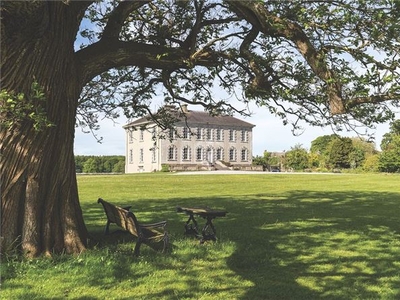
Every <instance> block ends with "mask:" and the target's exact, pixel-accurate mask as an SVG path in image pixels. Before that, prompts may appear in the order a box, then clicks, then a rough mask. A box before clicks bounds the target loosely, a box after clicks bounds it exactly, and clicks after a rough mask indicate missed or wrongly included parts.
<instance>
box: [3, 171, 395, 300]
mask: <svg viewBox="0 0 400 300" xmlns="http://www.w3.org/2000/svg"><path fill="white" fill-rule="evenodd" d="M78 184H79V190H80V198H81V205H82V209H83V213H84V217H85V221H86V224H87V227H88V230H89V232H90V236H91V241H90V245H91V247H90V249H89V250H88V251H86V252H85V253H83V254H81V255H79V256H77V257H74V256H68V255H61V256H55V257H53V258H52V259H49V258H41V259H35V260H29V261H27V260H24V261H22V262H21V261H17V260H15V259H14V258H13V257H9V258H7V259H3V262H2V267H1V272H2V286H1V293H0V298H1V299H67V298H68V299H250V300H253V299H385V300H386V299H400V222H399V217H400V176H399V175H385V174H377V175H355V174H334V175H321V174H315V175H314V174H303V175H296V174H260V175H191V176H182V175H178V174H170V173H157V174H138V175H114V176H111V175H109V176H103V175H98V176H78ZM98 197H102V198H104V199H105V200H108V201H110V202H112V203H116V204H120V205H132V210H133V211H135V213H136V215H137V217H138V219H139V221H142V222H150V221H159V220H162V219H166V220H168V232H169V234H170V238H171V241H172V243H173V248H172V250H171V252H170V253H167V254H162V253H159V252H155V251H153V250H152V249H151V248H149V247H147V246H146V245H143V246H142V248H141V256H140V257H134V256H133V247H134V245H135V243H134V241H133V240H132V238H130V237H129V236H128V235H125V234H121V233H115V234H111V235H109V236H107V237H105V236H104V235H103V230H104V225H105V221H106V218H105V215H104V211H103V210H102V207H101V205H100V204H97V202H96V200H97V198H98ZM178 205H183V206H193V205H208V206H210V207H213V208H221V209H226V210H227V211H228V215H227V217H225V218H219V219H216V220H215V223H214V224H215V226H216V229H217V235H218V241H217V242H216V243H213V242H208V243H206V244H204V245H200V244H199V243H198V241H197V240H195V239H190V238H185V237H184V235H183V224H184V222H185V221H186V217H185V215H183V214H178V213H176V211H175V207H176V206H178ZM200 223H201V224H202V223H203V220H201V221H200ZM113 228H114V229H117V228H116V227H113Z"/></svg>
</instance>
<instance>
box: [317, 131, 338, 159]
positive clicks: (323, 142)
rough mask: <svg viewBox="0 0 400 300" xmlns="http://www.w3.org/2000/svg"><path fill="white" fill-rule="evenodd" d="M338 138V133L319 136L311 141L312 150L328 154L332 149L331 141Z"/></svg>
mask: <svg viewBox="0 0 400 300" xmlns="http://www.w3.org/2000/svg"><path fill="white" fill-rule="evenodd" d="M336 138H338V136H337V135H336V134H331V135H323V136H319V137H317V138H316V139H315V140H313V141H311V147H310V152H312V153H318V154H321V155H327V154H328V152H329V150H330V149H329V147H330V144H331V142H332V141H333V140H334V139H336Z"/></svg>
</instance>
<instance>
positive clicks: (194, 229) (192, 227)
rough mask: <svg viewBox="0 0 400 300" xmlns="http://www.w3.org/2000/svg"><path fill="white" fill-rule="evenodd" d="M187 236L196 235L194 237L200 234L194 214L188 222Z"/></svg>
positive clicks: (186, 225) (186, 227)
mask: <svg viewBox="0 0 400 300" xmlns="http://www.w3.org/2000/svg"><path fill="white" fill-rule="evenodd" d="M190 222H192V223H193V224H190ZM185 234H194V235H198V234H199V231H198V229H197V222H196V220H195V218H194V216H193V214H190V215H189V219H188V220H187V221H186V224H185Z"/></svg>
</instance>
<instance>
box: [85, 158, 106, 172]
mask: <svg viewBox="0 0 400 300" xmlns="http://www.w3.org/2000/svg"><path fill="white" fill-rule="evenodd" d="M103 171H104V167H103V162H102V160H101V158H100V157H96V156H94V157H90V158H89V159H88V160H86V161H85V163H84V164H83V173H102V172H103Z"/></svg>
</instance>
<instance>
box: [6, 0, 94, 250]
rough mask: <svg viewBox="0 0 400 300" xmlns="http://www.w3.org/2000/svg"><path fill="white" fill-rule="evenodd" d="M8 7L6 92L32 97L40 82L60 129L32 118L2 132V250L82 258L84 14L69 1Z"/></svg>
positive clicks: (84, 234) (52, 118)
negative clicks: (78, 140)
mask: <svg viewBox="0 0 400 300" xmlns="http://www.w3.org/2000/svg"><path fill="white" fill-rule="evenodd" d="M4 6H5V8H4V9H3V12H2V20H1V22H2V24H1V26H2V32H1V43H2V45H1V48H2V53H1V56H2V63H1V64H2V65H1V70H2V74H1V88H2V89H5V90H7V91H9V92H12V91H14V92H17V93H24V94H25V96H28V95H29V93H30V89H31V84H32V82H34V81H36V82H37V83H38V84H39V86H40V87H41V88H42V89H43V91H44V93H45V99H46V100H45V109H46V111H47V118H48V120H49V121H50V122H51V123H52V124H54V126H52V127H49V128H45V129H43V130H41V131H36V130H35V129H34V128H33V126H32V125H33V124H32V122H31V121H29V120H27V119H24V120H21V121H20V122H18V123H17V124H14V125H13V126H12V127H11V128H5V127H2V128H1V131H0V143H1V157H0V159H1V161H0V170H1V190H0V192H1V233H0V234H1V239H2V243H1V244H2V252H3V253H4V252H5V251H8V250H10V249H15V248H18V249H21V250H22V251H23V252H24V254H25V255H26V256H37V255H40V254H46V255H50V254H51V253H53V252H55V253H57V252H67V253H79V252H81V251H82V250H84V249H85V247H86V239H87V232H86V227H85V225H84V221H83V216H82V211H81V208H80V205H79V198H78V190H77V183H76V175H75V163H74V154H73V143H74V130H75V117H76V107H77V102H78V97H79V94H80V91H81V89H82V84H81V82H80V80H79V76H78V75H77V74H78V72H77V63H76V62H75V61H74V49H73V45H74V39H75V36H76V32H77V30H78V26H79V17H77V13H76V12H74V11H73V10H72V9H71V7H69V6H68V5H65V4H63V3H61V2H40V1H38V2H33V3H32V2H29V3H28V2H15V3H14V4H5V5H4ZM3 117H4V116H3Z"/></svg>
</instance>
